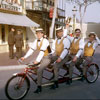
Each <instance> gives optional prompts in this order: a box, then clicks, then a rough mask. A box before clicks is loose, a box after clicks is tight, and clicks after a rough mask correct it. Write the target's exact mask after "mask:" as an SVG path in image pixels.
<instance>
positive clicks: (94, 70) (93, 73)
mask: <svg viewBox="0 0 100 100" xmlns="http://www.w3.org/2000/svg"><path fill="white" fill-rule="evenodd" d="M98 76H99V67H98V65H97V64H90V65H89V66H88V68H87V71H86V81H87V82H88V83H94V82H96V80H97V79H98Z"/></svg>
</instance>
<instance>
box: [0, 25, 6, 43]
mask: <svg viewBox="0 0 100 100" xmlns="http://www.w3.org/2000/svg"><path fill="white" fill-rule="evenodd" d="M1 34H2V35H1V36H2V37H1V39H2V43H5V36H6V35H5V26H4V25H2V27H1Z"/></svg>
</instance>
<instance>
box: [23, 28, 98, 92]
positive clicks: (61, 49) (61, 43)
mask: <svg viewBox="0 0 100 100" xmlns="http://www.w3.org/2000/svg"><path fill="white" fill-rule="evenodd" d="M36 35H37V39H36V40H35V41H34V42H33V45H32V46H31V47H30V49H29V50H28V52H27V53H26V54H25V56H24V57H21V60H25V59H26V58H28V57H29V56H30V55H31V54H32V53H33V52H34V51H35V50H39V51H40V52H39V54H38V56H37V58H36V60H35V61H34V62H33V63H34V64H38V63H40V65H39V68H38V70H37V85H38V88H37V90H36V91H35V92H34V93H39V92H41V91H42V87H41V85H42V74H43V70H44V69H45V68H46V67H48V65H49V64H50V63H52V62H55V63H54V64H53V69H54V77H53V80H54V81H53V82H54V84H53V85H52V86H51V89H55V88H58V87H59V84H58V76H59V69H60V68H61V67H62V66H63V64H64V63H66V62H67V61H69V60H70V61H71V63H70V64H69V68H68V72H67V74H66V75H67V77H68V78H69V80H68V81H67V83H68V84H71V83H72V73H73V69H74V68H73V67H74V66H75V67H76V68H77V69H78V70H79V72H80V74H81V76H82V78H81V79H82V80H85V72H86V65H87V64H88V63H90V62H92V60H93V54H94V52H95V49H96V47H97V46H98V44H100V40H99V38H98V37H97V35H96V34H95V33H93V32H91V33H90V34H89V36H88V39H87V40H84V39H83V38H82V37H81V30H80V29H75V33H74V37H72V36H69V35H66V36H64V30H63V29H62V28H61V27H60V28H57V29H56V36H57V38H56V39H55V41H54V42H53V45H52V47H51V50H49V49H48V47H49V48H50V44H49V41H48V39H47V38H44V31H43V29H42V28H38V29H36ZM83 58H84V59H85V61H84V62H82V59H83ZM81 63H83V70H82V69H80V64H81Z"/></svg>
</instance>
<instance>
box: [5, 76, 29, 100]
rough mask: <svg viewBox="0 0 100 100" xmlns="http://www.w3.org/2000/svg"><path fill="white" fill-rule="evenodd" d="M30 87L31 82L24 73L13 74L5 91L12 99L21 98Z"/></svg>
mask: <svg viewBox="0 0 100 100" xmlns="http://www.w3.org/2000/svg"><path fill="white" fill-rule="evenodd" d="M29 88H30V82H29V79H28V78H27V77H25V78H24V75H16V76H12V77H11V78H10V79H9V80H8V81H7V84H6V86H5V93H6V96H7V97H8V99H10V100H19V99H22V98H24V97H25V95H26V94H27V93H28V91H29Z"/></svg>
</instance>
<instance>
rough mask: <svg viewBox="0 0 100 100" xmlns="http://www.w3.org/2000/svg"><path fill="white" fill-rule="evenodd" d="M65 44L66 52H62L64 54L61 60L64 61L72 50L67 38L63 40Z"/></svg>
mask: <svg viewBox="0 0 100 100" xmlns="http://www.w3.org/2000/svg"><path fill="white" fill-rule="evenodd" d="M63 44H64V50H63V51H62V53H61V55H60V58H61V59H64V58H65V56H66V55H67V54H68V51H69V48H70V41H69V40H68V39H67V38H65V39H64V40H63Z"/></svg>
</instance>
